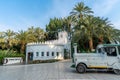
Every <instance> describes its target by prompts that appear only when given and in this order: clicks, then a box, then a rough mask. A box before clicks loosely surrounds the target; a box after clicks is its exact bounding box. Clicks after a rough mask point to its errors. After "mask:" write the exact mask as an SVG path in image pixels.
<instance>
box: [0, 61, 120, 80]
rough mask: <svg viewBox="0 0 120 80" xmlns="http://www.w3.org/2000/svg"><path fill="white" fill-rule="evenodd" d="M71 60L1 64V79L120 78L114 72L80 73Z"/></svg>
mask: <svg viewBox="0 0 120 80" xmlns="http://www.w3.org/2000/svg"><path fill="white" fill-rule="evenodd" d="M70 65H71V61H61V62H56V63H44V64H32V65H10V66H0V80H120V75H116V74H114V73H112V72H96V71H92V72H87V73H85V74H79V73H77V72H76V71H75V69H72V68H70Z"/></svg>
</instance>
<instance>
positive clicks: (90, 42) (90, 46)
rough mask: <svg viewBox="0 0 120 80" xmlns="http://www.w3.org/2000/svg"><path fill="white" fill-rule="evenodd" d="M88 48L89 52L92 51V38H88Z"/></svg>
mask: <svg viewBox="0 0 120 80" xmlns="http://www.w3.org/2000/svg"><path fill="white" fill-rule="evenodd" d="M89 48H90V51H92V49H93V39H92V38H90V40H89Z"/></svg>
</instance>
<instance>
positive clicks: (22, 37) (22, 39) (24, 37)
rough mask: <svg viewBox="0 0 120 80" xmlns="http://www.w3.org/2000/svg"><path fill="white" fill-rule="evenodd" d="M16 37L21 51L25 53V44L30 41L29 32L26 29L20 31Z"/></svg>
mask: <svg viewBox="0 0 120 80" xmlns="http://www.w3.org/2000/svg"><path fill="white" fill-rule="evenodd" d="M16 38H17V40H18V42H19V44H20V46H21V47H20V52H21V53H24V52H25V45H26V44H27V42H29V39H28V32H26V31H23V30H21V31H19V33H18V34H17V35H16Z"/></svg>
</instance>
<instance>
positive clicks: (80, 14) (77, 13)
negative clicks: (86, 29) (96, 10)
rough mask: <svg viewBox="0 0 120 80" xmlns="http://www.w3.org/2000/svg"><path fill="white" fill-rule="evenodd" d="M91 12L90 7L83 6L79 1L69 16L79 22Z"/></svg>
mask: <svg viewBox="0 0 120 80" xmlns="http://www.w3.org/2000/svg"><path fill="white" fill-rule="evenodd" d="M91 13H93V11H92V10H91V8H89V7H88V6H85V4H84V3H83V2H80V3H78V4H77V5H75V7H74V8H73V10H72V12H70V14H71V16H73V17H75V18H76V19H77V20H80V21H81V22H82V20H83V19H84V17H86V16H87V15H90V14H91Z"/></svg>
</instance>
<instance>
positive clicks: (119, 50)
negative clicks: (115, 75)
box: [118, 46, 120, 55]
mask: <svg viewBox="0 0 120 80" xmlns="http://www.w3.org/2000/svg"><path fill="white" fill-rule="evenodd" d="M118 53H119V55H120V46H118Z"/></svg>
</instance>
